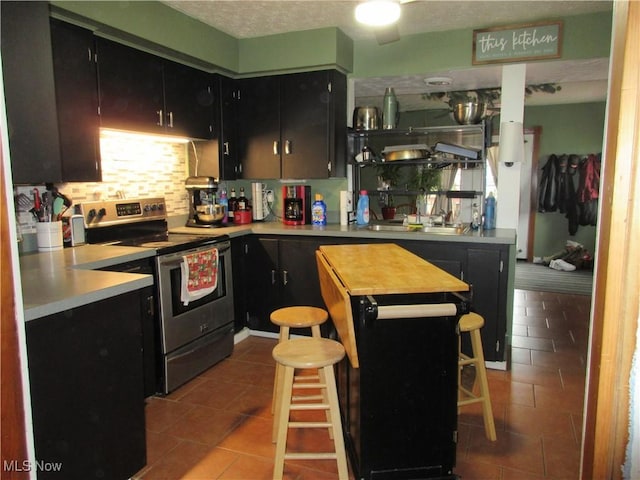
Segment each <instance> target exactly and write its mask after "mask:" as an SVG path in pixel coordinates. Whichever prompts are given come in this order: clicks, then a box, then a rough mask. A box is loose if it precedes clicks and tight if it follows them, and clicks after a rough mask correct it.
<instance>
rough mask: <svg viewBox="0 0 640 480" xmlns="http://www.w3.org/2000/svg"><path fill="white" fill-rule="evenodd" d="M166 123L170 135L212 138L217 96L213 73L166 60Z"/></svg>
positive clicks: (164, 69) (164, 68)
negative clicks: (213, 83) (214, 89)
mask: <svg viewBox="0 0 640 480" xmlns="http://www.w3.org/2000/svg"><path fill="white" fill-rule="evenodd" d="M163 73H164V101H165V112H164V122H165V125H166V127H167V133H170V134H174V135H182V136H186V137H190V138H202V139H209V138H211V129H212V122H213V108H214V100H215V93H214V91H213V88H212V79H213V77H212V76H211V74H210V73H207V72H203V71H202V70H197V69H195V68H191V67H188V66H186V65H181V64H179V63H176V62H172V61H169V60H164V67H163Z"/></svg>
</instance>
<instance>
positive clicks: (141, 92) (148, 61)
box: [97, 38, 165, 133]
mask: <svg viewBox="0 0 640 480" xmlns="http://www.w3.org/2000/svg"><path fill="white" fill-rule="evenodd" d="M97 50H98V84H99V91H100V124H101V126H103V127H110V128H120V129H124V130H133V131H141V132H152V133H163V132H164V130H165V128H164V125H165V118H164V98H163V81H162V59H160V58H159V57H156V56H154V55H151V54H149V53H146V52H142V51H140V50H136V49H135V48H130V47H127V46H125V45H122V44H119V43H116V42H112V41H110V40H106V39H104V38H98V39H97Z"/></svg>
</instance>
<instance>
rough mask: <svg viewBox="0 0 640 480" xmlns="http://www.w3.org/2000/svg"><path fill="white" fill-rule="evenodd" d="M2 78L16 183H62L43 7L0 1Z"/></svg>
mask: <svg viewBox="0 0 640 480" xmlns="http://www.w3.org/2000/svg"><path fill="white" fill-rule="evenodd" d="M0 7H1V9H2V10H1V13H0V19H1V22H2V24H1V26H0V32H1V40H0V45H1V48H2V73H3V77H4V90H5V98H6V109H7V121H8V130H9V132H8V134H9V148H10V152H11V171H12V177H13V183H15V184H39V183H45V182H59V181H61V180H62V170H61V167H60V165H61V159H60V141H59V138H58V119H57V115H56V97H55V83H54V79H53V59H52V57H51V36H50V34H49V5H48V3H47V2H1V3H0Z"/></svg>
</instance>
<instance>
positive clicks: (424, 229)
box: [368, 223, 465, 235]
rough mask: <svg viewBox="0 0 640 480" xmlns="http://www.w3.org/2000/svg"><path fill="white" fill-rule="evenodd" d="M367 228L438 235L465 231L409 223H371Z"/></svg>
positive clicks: (457, 228) (449, 227)
mask: <svg viewBox="0 0 640 480" xmlns="http://www.w3.org/2000/svg"><path fill="white" fill-rule="evenodd" d="M368 228H369V230H373V231H375V232H422V233H433V234H439V235H461V234H463V233H465V229H464V228H459V227H453V226H442V225H438V226H432V227H425V226H419V225H416V226H409V225H389V224H381V223H376V224H371V225H369V227H368Z"/></svg>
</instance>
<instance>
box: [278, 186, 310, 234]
mask: <svg viewBox="0 0 640 480" xmlns="http://www.w3.org/2000/svg"><path fill="white" fill-rule="evenodd" d="M282 223H284V224H285V225H307V224H310V223H311V187H310V186H308V185H284V186H283V187H282Z"/></svg>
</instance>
